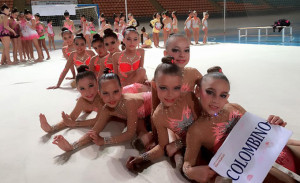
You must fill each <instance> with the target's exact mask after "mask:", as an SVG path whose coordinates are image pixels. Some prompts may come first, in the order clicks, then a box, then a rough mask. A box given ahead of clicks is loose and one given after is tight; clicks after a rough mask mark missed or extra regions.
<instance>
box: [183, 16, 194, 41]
mask: <svg viewBox="0 0 300 183" xmlns="http://www.w3.org/2000/svg"><path fill="white" fill-rule="evenodd" d="M192 18H193V12H192V11H189V16H188V17H187V19H186V21H185V22H184V31H185V34H186V37H187V38H188V40H189V43H190V44H191V45H192V42H191V37H192V36H191V31H190V30H191V29H192V26H193V25H192Z"/></svg>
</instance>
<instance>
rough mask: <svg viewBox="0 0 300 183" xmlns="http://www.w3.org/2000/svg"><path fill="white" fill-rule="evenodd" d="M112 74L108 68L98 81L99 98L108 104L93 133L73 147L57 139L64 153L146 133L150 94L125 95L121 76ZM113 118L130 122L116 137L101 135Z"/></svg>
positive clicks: (102, 110)
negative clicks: (145, 122)
mask: <svg viewBox="0 0 300 183" xmlns="http://www.w3.org/2000/svg"><path fill="white" fill-rule="evenodd" d="M110 71H111V70H109V69H108V68H106V71H105V72H104V74H103V75H102V76H101V78H99V81H98V83H99V92H100V96H101V98H102V100H103V102H104V103H105V104H104V106H103V107H102V109H101V110H99V111H98V115H97V121H96V124H95V126H94V127H93V128H92V130H91V131H89V132H88V133H87V134H85V135H84V136H83V137H81V138H80V139H79V140H78V141H76V142H74V143H73V144H72V145H71V144H70V143H69V142H68V141H67V140H66V139H65V138H64V137H63V136H62V135H59V136H56V137H54V141H53V144H56V145H57V146H58V147H59V148H61V149H62V150H64V151H72V150H74V149H77V148H79V147H82V146H84V145H85V144H88V143H89V142H91V141H93V142H94V143H95V144H97V145H99V146H101V145H105V144H117V143H121V142H124V141H127V140H130V139H132V138H133V136H134V135H135V134H136V132H138V133H141V132H142V131H145V130H146V129H145V126H144V123H143V119H144V118H145V117H146V116H148V115H150V113H151V109H150V108H151V93H149V92H148V93H139V94H122V87H121V82H120V79H119V77H118V75H116V74H114V73H112V72H110ZM110 117H118V118H121V119H124V120H127V122H126V126H127V130H126V132H124V133H122V134H120V135H117V136H113V137H101V136H99V133H100V132H101V131H102V130H103V129H104V127H105V126H106V124H107V123H108V122H109V119H110ZM137 129H138V130H137Z"/></svg>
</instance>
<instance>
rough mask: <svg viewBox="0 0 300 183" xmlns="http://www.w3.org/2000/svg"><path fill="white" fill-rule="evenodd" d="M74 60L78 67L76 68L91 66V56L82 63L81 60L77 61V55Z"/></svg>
mask: <svg viewBox="0 0 300 183" xmlns="http://www.w3.org/2000/svg"><path fill="white" fill-rule="evenodd" d="M73 60H74V65H75V66H76V67H79V66H81V65H83V64H84V65H89V64H90V61H91V56H89V57H88V58H87V59H86V60H85V61H84V62H82V61H80V60H76V54H74V58H73Z"/></svg>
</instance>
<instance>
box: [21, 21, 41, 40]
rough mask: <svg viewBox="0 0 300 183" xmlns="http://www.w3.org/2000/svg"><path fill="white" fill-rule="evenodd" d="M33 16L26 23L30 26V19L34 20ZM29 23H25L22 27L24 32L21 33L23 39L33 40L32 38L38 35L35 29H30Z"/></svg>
mask: <svg viewBox="0 0 300 183" xmlns="http://www.w3.org/2000/svg"><path fill="white" fill-rule="evenodd" d="M34 19H35V18H34V17H32V18H31V20H30V21H29V22H28V24H29V25H30V26H32V22H31V21H32V20H34ZM29 25H27V24H26V26H25V27H24V31H25V32H26V34H23V40H33V39H35V38H36V39H38V38H39V37H40V36H39V35H38V33H37V32H36V30H34V29H32V28H31V27H30V26H29Z"/></svg>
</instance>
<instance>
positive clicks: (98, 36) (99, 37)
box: [92, 34, 104, 44]
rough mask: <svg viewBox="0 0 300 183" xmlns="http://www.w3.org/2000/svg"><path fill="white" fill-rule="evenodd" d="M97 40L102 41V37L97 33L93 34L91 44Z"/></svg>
mask: <svg viewBox="0 0 300 183" xmlns="http://www.w3.org/2000/svg"><path fill="white" fill-rule="evenodd" d="M97 41H100V43H103V42H104V40H103V37H101V36H100V35H99V34H95V35H93V40H92V44H94V43H96V42H97Z"/></svg>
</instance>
